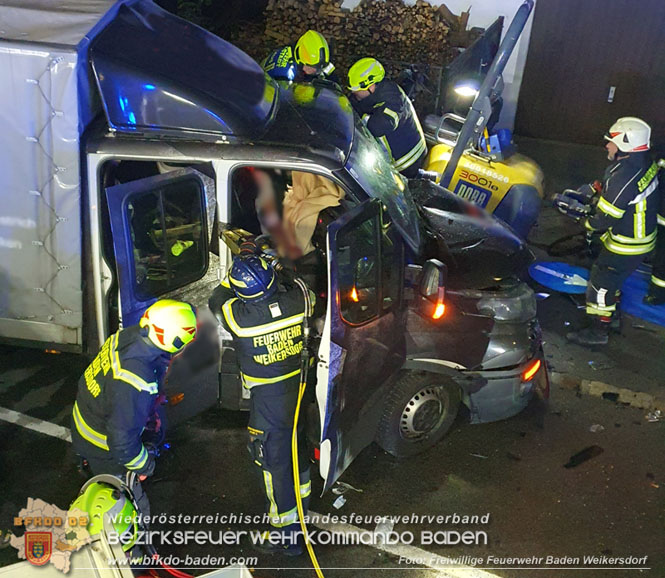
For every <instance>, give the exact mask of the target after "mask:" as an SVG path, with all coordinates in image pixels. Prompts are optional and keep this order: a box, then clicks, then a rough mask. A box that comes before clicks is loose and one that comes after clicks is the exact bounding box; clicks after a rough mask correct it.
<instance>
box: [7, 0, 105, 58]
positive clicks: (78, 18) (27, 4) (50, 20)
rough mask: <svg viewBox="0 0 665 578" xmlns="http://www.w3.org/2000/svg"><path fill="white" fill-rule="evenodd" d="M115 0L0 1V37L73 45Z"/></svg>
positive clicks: (82, 37) (90, 28)
mask: <svg viewBox="0 0 665 578" xmlns="http://www.w3.org/2000/svg"><path fill="white" fill-rule="evenodd" d="M114 4H115V0H85V1H80V0H78V1H72V0H0V38H2V39H5V40H22V41H25V42H32V43H39V44H42V43H43V44H60V45H65V46H71V47H75V46H78V44H79V43H80V42H81V40H83V39H84V38H85V37H86V35H87V34H88V33H89V32H90V31H91V30H92V29H93V28H94V27H95V25H96V24H97V23H98V22H99V21H100V20H102V18H103V17H104V15H105V14H106V13H107V12H108V11H109V10H110V9H111V7H112V6H113V5H114Z"/></svg>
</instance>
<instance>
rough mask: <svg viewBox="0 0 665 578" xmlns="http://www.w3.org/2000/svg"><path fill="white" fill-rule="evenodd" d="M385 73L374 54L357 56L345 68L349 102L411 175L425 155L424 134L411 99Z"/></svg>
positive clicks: (396, 163)
mask: <svg viewBox="0 0 665 578" xmlns="http://www.w3.org/2000/svg"><path fill="white" fill-rule="evenodd" d="M385 76H386V71H385V69H384V68H383V65H382V64H381V63H380V62H379V61H378V60H376V59H375V58H362V59H360V60H358V62H356V63H355V64H354V65H353V66H352V67H351V68H350V69H349V85H348V88H349V90H350V91H351V96H352V98H351V103H352V104H353V107H354V108H355V109H356V112H357V113H358V114H359V115H360V117H361V118H362V119H363V121H364V122H365V123H366V124H367V128H368V129H369V131H370V132H371V133H372V134H373V135H374V137H375V138H377V139H378V140H379V141H380V142H381V143H382V144H383V146H384V147H385V149H386V151H387V152H388V154H389V155H390V157H391V158H392V161H393V165H394V166H395V168H396V169H397V170H398V171H399V172H400V173H402V174H403V175H404V176H405V177H407V178H410V179H412V178H415V177H417V176H418V171H419V169H420V168H421V167H422V165H423V163H424V162H425V158H426V157H427V143H426V142H425V135H424V133H423V129H422V128H421V126H420V121H419V120H418V115H417V114H416V111H415V109H414V108H413V104H412V103H411V101H410V100H409V99H408V97H407V96H406V94H404V91H403V90H402V89H401V88H400V87H399V86H398V84H397V83H395V82H393V81H392V80H388V79H386V78H385Z"/></svg>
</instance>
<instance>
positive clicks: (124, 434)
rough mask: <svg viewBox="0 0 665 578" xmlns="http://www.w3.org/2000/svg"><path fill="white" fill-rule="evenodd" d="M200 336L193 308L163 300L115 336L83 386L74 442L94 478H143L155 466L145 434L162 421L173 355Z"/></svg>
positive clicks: (84, 378) (80, 384)
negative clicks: (161, 401) (159, 407)
mask: <svg viewBox="0 0 665 578" xmlns="http://www.w3.org/2000/svg"><path fill="white" fill-rule="evenodd" d="M195 336H196V314H195V312H194V310H193V308H192V306H191V305H189V304H187V303H182V302H180V301H173V300H170V299H162V300H160V301H157V302H156V303H154V304H153V305H151V306H150V307H148V309H146V311H145V313H144V314H143V317H141V320H140V322H139V324H138V325H132V326H130V327H127V328H125V329H121V330H120V331H118V332H116V333H114V334H113V335H111V336H110V337H109V338H108V339H107V340H106V342H105V343H104V345H103V346H102V348H101V350H100V352H99V353H98V355H97V357H95V359H94V360H93V361H92V363H91V364H90V365H89V366H88V368H87V369H86V370H85V372H84V374H83V375H82V376H81V378H80V379H79V382H78V392H77V395H76V401H75V402H74V410H73V414H72V426H73V427H72V444H73V447H74V451H75V452H76V453H77V454H78V456H80V457H81V458H82V459H84V460H85V461H86V462H87V464H88V466H89V467H90V470H91V471H92V474H94V475H99V474H112V475H115V476H124V475H125V474H127V473H133V474H136V475H138V476H140V477H141V478H142V479H145V477H147V476H149V475H151V474H152V472H153V470H154V468H155V460H154V457H153V455H152V454H151V453H150V452H149V451H148V449H147V448H146V446H145V445H144V443H143V441H142V439H141V435H142V433H143V430H144V428H145V427H146V425H147V424H148V422H149V421H151V420H156V419H157V418H156V416H155V411H156V402H157V400H158V396H159V395H160V389H161V386H162V380H163V378H164V375H165V374H166V370H167V368H168V364H169V362H170V359H171V356H172V355H173V354H174V353H176V352H178V351H180V350H181V349H182V348H183V347H184V346H185V345H187V344H188V343H189V342H191V341H192V340H193V339H194V337H195Z"/></svg>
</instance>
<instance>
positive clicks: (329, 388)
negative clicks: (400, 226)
mask: <svg viewBox="0 0 665 578" xmlns="http://www.w3.org/2000/svg"><path fill="white" fill-rule="evenodd" d="M403 272H404V246H403V243H402V241H401V236H400V235H399V233H398V232H397V230H396V228H395V227H394V225H393V224H392V223H391V222H390V221H389V220H387V216H386V215H384V214H383V209H382V205H381V203H380V202H379V201H377V200H369V201H366V202H365V203H363V204H362V205H360V206H359V207H357V208H355V209H354V210H352V211H350V212H349V213H347V214H345V215H343V216H342V217H340V218H339V219H338V220H337V221H335V222H334V223H332V224H331V225H330V226H329V227H328V304H327V315H326V323H325V326H324V330H323V336H322V341H321V345H320V347H319V360H318V366H317V387H316V393H317V400H318V404H319V412H320V418H321V446H320V451H321V463H320V472H321V476H322V477H323V479H324V480H325V486H324V491H325V490H327V489H328V488H330V486H331V485H332V484H333V483H334V482H335V480H337V478H338V477H339V476H340V475H341V474H342V472H343V471H344V470H345V469H346V467H347V466H348V465H349V464H350V463H351V462H352V461H353V459H354V458H355V457H356V456H357V455H358V453H359V452H360V451H361V450H362V449H363V448H365V447H366V446H367V445H369V444H370V443H371V442H372V441H373V440H374V437H375V434H376V429H377V426H378V423H379V420H380V419H381V414H382V410H383V403H382V400H383V397H384V396H385V391H386V386H387V385H389V383H390V381H391V378H392V377H394V376H395V375H396V373H397V372H398V371H399V369H400V367H401V366H402V364H403V363H404V359H405V350H406V341H405V333H406V332H405V320H406V317H405V313H404V309H403V307H402V286H403Z"/></svg>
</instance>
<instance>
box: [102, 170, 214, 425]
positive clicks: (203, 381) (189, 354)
mask: <svg viewBox="0 0 665 578" xmlns="http://www.w3.org/2000/svg"><path fill="white" fill-rule="evenodd" d="M106 198H107V201H108V209H109V219H110V222H111V233H112V236H113V249H114V253H115V262H116V276H117V282H118V290H119V295H120V313H121V320H122V326H124V327H128V326H130V325H133V324H136V323H138V321H139V319H140V317H141V315H142V314H143V312H144V311H145V309H146V308H147V307H149V306H150V305H151V304H152V303H154V302H155V301H156V300H157V299H159V298H171V299H182V300H185V301H194V299H193V298H185V297H183V295H182V294H183V293H186V297H195V296H196V293H197V291H198V292H203V293H206V294H205V295H201V299H197V301H201V302H203V303H205V302H206V301H207V298H208V296H209V291H211V288H209V287H208V285H209V284H206V283H205V282H204V281H206V280H205V279H202V278H203V277H204V275H205V274H206V272H207V271H208V265H209V258H210V254H209V242H210V238H209V233H208V231H209V229H210V226H209V219H208V217H209V216H210V217H212V215H214V198H215V197H214V182H213V181H212V180H211V179H210V178H208V177H206V176H205V175H203V174H202V173H200V172H198V171H196V170H194V169H191V168H183V169H177V170H174V171H170V172H168V173H165V174H162V175H157V176H151V177H147V178H143V179H138V180H135V181H131V182H128V183H124V184H121V185H116V186H113V187H108V188H107V189H106ZM197 281H198V282H199V283H196V282H197ZM192 288H195V290H194V291H192V290H191V289H192ZM193 304H195V305H196V304H197V303H193ZM197 318H198V332H197V338H196V339H195V340H194V342H192V343H191V344H190V345H189V346H187V347H186V348H185V349H184V350H183V351H182V352H181V353H180V354H178V355H176V356H175V357H174V358H173V360H172V362H171V366H170V368H169V372H168V376H167V385H166V393H167V394H168V395H170V396H172V398H173V399H180V398H181V399H183V401H186V402H188V403H182V404H179V405H175V406H169V412H168V413H169V415H168V417H169V422H170V423H171V425H174V423H177V422H180V421H183V420H185V419H187V418H189V417H191V416H192V415H194V414H196V413H199V412H200V411H202V410H204V409H206V408H207V407H210V406H211V405H214V404H215V403H216V401H217V399H218V394H219V371H218V365H219V342H218V335H217V329H216V325H214V324H213V323H212V320H210V322H208V323H205V322H204V323H202V320H204V319H205V318H204V317H202V315H201V312H200V313H199V314H198V315H197ZM180 394H183V396H181V395H180Z"/></svg>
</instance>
